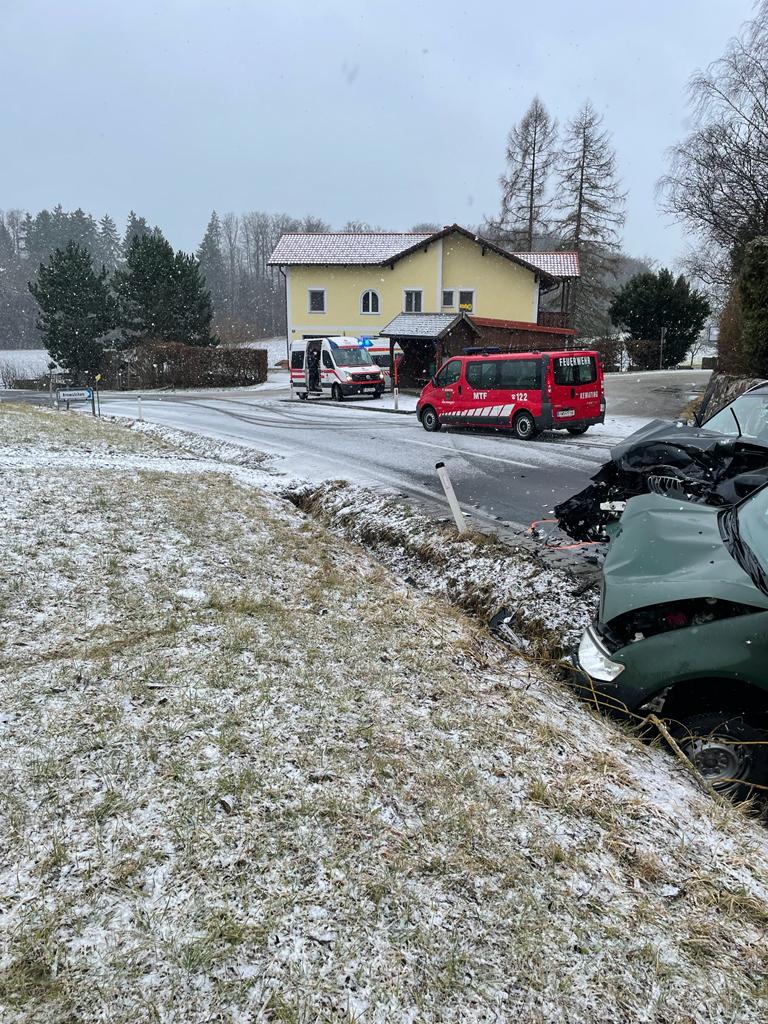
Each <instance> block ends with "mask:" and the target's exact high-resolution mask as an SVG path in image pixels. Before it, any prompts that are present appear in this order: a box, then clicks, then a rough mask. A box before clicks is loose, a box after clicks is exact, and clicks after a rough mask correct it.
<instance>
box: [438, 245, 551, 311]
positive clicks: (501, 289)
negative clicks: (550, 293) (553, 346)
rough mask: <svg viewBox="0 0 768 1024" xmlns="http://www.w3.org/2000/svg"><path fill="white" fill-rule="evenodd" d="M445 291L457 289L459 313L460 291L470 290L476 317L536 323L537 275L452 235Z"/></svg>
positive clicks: (445, 254) (446, 254)
mask: <svg viewBox="0 0 768 1024" xmlns="http://www.w3.org/2000/svg"><path fill="white" fill-rule="evenodd" d="M443 288H444V289H445V288H452V289H454V291H455V295H454V301H455V303H456V305H455V306H454V308H455V309H456V312H459V308H458V301H459V296H458V292H459V289H465V288H471V289H474V292H475V306H474V309H473V310H472V312H473V313H474V314H475V315H476V316H488V317H493V318H494V319H496V320H522V321H524V322H525V323H536V317H537V314H538V289H537V287H536V284H535V275H534V274H533V273H532V272H531V271H529V270H526V269H525V267H521V266H519V265H518V264H517V263H513V262H512V261H511V260H508V259H505V258H504V257H503V256H499V255H498V254H497V253H495V252H491V250H490V249H487V250H486V252H485V256H483V252H482V248H481V246H479V245H478V244H477V243H476V242H473V241H472V240H471V239H469V238H465V237H464V235H459V234H453V235H448V237H447V238H444V239H443ZM446 312H448V310H446Z"/></svg>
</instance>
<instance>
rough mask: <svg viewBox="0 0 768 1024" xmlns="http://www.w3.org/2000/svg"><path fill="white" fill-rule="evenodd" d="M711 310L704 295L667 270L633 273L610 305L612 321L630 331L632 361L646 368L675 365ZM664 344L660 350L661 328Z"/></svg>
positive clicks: (681, 277) (697, 334)
mask: <svg viewBox="0 0 768 1024" xmlns="http://www.w3.org/2000/svg"><path fill="white" fill-rule="evenodd" d="M709 314H710V308H709V302H708V301H707V298H706V296H705V295H704V294H703V293H702V292H699V291H696V289H695V288H691V286H690V284H689V283H688V281H686V279H685V278H684V277H683V276H682V275H680V276H679V277H678V278H675V277H673V275H672V274H671V273H670V271H669V270H666V269H662V270H660V271H659V272H658V273H653V272H652V271H649V272H647V273H644V274H636V275H635V276H634V277H632V278H630V280H629V281H628V282H627V283H626V284H625V285H624V287H623V288H621V289H620V290H619V291H618V292H617V293H616V295H615V297H614V299H613V302H612V303H611V306H610V315H611V319H612V320H613V322H614V324H616V326H617V327H621V328H622V329H623V330H626V331H629V334H630V338H631V339H632V340H633V341H638V342H642V343H643V344H641V345H636V346H634V347H633V346H632V345H631V343H630V344H628V345H627V348H628V349H629V350H630V353H631V354H632V356H633V361H634V362H635V363H636V364H637V365H639V366H642V367H643V368H645V369H656V368H658V367H659V365H663V366H665V367H670V366H677V364H678V363H680V362H682V360H683V359H684V358H685V356H686V354H687V352H688V350H689V349H690V347H691V345H693V343H694V342H695V341H696V338H697V337H698V336H699V334H700V333H701V331H702V329H703V327H704V324H705V323H706V320H707V317H708V316H709ZM662 329H663V330H664V348H663V351H661V332H662Z"/></svg>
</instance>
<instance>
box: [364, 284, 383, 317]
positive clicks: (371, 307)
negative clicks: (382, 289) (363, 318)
mask: <svg viewBox="0 0 768 1024" xmlns="http://www.w3.org/2000/svg"><path fill="white" fill-rule="evenodd" d="M360 312H361V313H378V312H379V293H378V292H375V291H373V289H372V288H369V289H368V291H367V292H363V294H362V295H361V297H360Z"/></svg>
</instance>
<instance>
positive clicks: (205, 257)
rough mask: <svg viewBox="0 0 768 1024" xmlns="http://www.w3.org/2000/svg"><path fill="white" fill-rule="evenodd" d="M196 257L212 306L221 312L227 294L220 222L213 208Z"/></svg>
mask: <svg viewBox="0 0 768 1024" xmlns="http://www.w3.org/2000/svg"><path fill="white" fill-rule="evenodd" d="M197 259H198V262H199V264H200V270H201V272H202V274H203V275H204V277H205V284H206V285H207V287H208V288H209V289H210V292H211V300H212V302H213V308H214V310H215V311H216V312H217V313H223V312H224V309H225V306H226V302H227V294H228V289H227V271H226V267H225V265H224V254H223V252H222V249H221V222H220V221H219V217H218V214H217V213H216V211H215V210H214V211H213V213H212V214H211V219H210V220H209V221H208V226H207V228H206V229H205V234H204V235H203V240H202V242H201V243H200V245H199V247H198V250H197Z"/></svg>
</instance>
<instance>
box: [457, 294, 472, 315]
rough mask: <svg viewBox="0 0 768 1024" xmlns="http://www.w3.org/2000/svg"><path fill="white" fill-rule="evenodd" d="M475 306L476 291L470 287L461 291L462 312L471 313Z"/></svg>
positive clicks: (460, 307) (460, 306)
mask: <svg viewBox="0 0 768 1024" xmlns="http://www.w3.org/2000/svg"><path fill="white" fill-rule="evenodd" d="M474 308H475V293H474V291H472V290H471V289H469V288H466V289H462V290H461V291H460V292H459V309H460V310H461V312H462V313H471V312H472V310H473V309H474Z"/></svg>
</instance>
